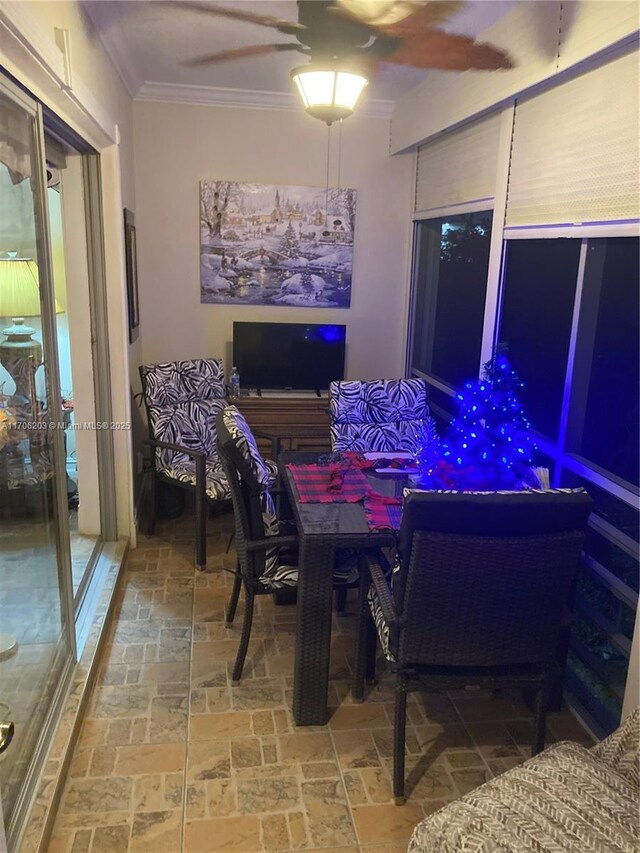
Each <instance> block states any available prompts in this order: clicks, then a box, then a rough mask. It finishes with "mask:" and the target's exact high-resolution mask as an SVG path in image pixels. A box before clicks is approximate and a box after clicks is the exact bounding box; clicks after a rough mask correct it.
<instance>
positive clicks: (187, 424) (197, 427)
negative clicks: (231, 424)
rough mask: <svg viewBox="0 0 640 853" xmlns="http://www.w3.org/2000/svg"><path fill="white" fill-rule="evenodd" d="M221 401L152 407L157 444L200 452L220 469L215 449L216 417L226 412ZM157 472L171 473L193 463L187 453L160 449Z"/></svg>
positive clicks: (213, 400) (150, 407)
mask: <svg viewBox="0 0 640 853" xmlns="http://www.w3.org/2000/svg"><path fill="white" fill-rule="evenodd" d="M224 406H225V402H224V400H222V399H212V400H193V401H191V402H188V403H176V404H174V405H170V406H162V407H160V406H149V419H150V423H151V430H152V433H153V436H154V437H155V439H156V440H157V441H166V442H168V443H170V444H180V445H182V446H183V447H188V448H189V449H190V450H200V451H202V452H203V453H206V455H207V457H208V458H209V459H211V460H214V461H215V467H216V468H218V469H221V465H220V463H219V461H218V451H217V449H216V416H217V414H218V412H219V411H220V410H221V409H223V408H224ZM156 459H157V465H158V468H163V469H170V468H172V467H175V466H176V465H183V464H187V465H190V464H191V463H193V462H194V460H193V458H192V457H190V456H188V455H187V454H186V453H180V452H178V451H174V450H164V449H159V450H157V451H156Z"/></svg>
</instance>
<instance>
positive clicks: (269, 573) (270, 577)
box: [222, 406, 358, 589]
mask: <svg viewBox="0 0 640 853" xmlns="http://www.w3.org/2000/svg"><path fill="white" fill-rule="evenodd" d="M222 417H223V421H224V425H225V427H226V428H227V429H228V431H229V434H230V435H231V437H232V439H233V441H234V443H235V445H236V447H237V448H238V449H239V450H240V452H241V453H242V455H243V457H244V459H245V461H246V462H247V464H248V465H249V467H250V468H251V470H252V472H253V474H254V476H255V478H256V480H257V481H258V483H260V484H261V485H262V486H264V491H263V492H262V495H261V504H262V521H263V523H264V532H265V536H277V535H278V533H279V532H280V524H279V522H278V518H277V515H276V509H275V506H274V503H273V498H272V497H271V495H270V494H269V487H270V486H272V485H273V482H274V480H275V477H276V475H277V470H278V469H277V465H276V464H275V463H273V462H270V461H265V460H264V459H263V457H262V454H261V453H260V451H259V450H258V445H257V443H256V439H255V436H254V435H253V433H252V432H251V429H250V427H249V424H248V423H247V422H246V420H245V418H244V416H243V415H242V413H241V412H240V411H238V409H237V408H236V407H235V406H227V407H226V408H225V410H224V414H223V416H222ZM286 557H288V558H289V559H286ZM295 559H296V555H293V554H292V555H288V554H286V553H284V552H283V549H281V548H273V549H271V550H269V551H267V553H266V558H265V568H264V572H263V573H262V576H261V578H260V582H261V583H262V584H264V585H265V586H266V587H268V588H269V589H280V588H282V587H284V586H296V585H297V583H298V567H297V565H295ZM357 578H358V570H357V558H356V555H355V554H354V553H353V552H351V551H349V552H338V553H337V554H336V570H335V577H334V579H335V582H336V583H349V582H351V581H355V580H357Z"/></svg>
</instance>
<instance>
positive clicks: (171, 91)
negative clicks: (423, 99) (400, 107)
mask: <svg viewBox="0 0 640 853" xmlns="http://www.w3.org/2000/svg"><path fill="white" fill-rule="evenodd" d="M135 100H136V101H162V102H165V103H177V104H198V105H201V106H212V107H245V108H248V109H254V110H290V111H294V110H295V111H296V112H297V111H299V110H300V109H301V103H300V100H299V98H298V97H297V96H296V95H295V94H294V93H293V92H264V91H260V90H256V89H230V88H222V87H220V86H194V85H190V84H185V83H154V82H152V81H149V82H146V83H143V84H142V86H141V87H140V90H139V91H138V93H137V95H136V96H135ZM393 105H394V102H393V101H383V100H375V99H371V100H365V101H363V103H362V104H361V105H358V107H357V108H356V110H357V115H360V116H365V117H366V118H382V119H390V118H391V113H392V112H393Z"/></svg>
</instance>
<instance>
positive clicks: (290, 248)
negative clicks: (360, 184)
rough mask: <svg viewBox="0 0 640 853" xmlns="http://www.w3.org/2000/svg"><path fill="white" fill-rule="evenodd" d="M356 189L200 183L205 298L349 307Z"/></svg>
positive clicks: (240, 302) (235, 302)
mask: <svg viewBox="0 0 640 853" xmlns="http://www.w3.org/2000/svg"><path fill="white" fill-rule="evenodd" d="M356 196H357V193H356V190H354V189H331V188H330V189H324V188H320V187H287V186H272V185H268V184H244V183H237V182H233V181H201V182H200V301H201V302H212V303H221V304H224V305H295V306H298V307H306V308H320V307H322V308H348V307H349V305H350V304H351V271H352V266H353V234H354V228H355V215H356Z"/></svg>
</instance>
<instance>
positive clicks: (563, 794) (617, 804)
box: [408, 709, 640, 853]
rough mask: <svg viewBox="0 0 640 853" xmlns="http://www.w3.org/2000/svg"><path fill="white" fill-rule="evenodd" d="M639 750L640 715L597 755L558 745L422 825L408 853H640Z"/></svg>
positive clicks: (594, 751) (595, 749)
mask: <svg viewBox="0 0 640 853" xmlns="http://www.w3.org/2000/svg"><path fill="white" fill-rule="evenodd" d="M639 745H640V717H639V714H638V710H637V709H636V710H635V711H634V712H633V713H632V714H631V715H630V716H629V717H628V718H627V720H626V722H625V723H624V725H623V726H622V727H621V728H620V729H618V730H617V731H616V732H614V733H613V734H612V735H611V736H610V737H609V738H607V740H605V741H603V743H602V744H599V745H597V746H595V747H593V748H592V749H585V748H584V747H582V746H580V745H579V744H577V743H569V742H564V743H558V744H554V745H553V746H551V747H549V748H548V749H546V750H545V751H544V752H542V753H540V755H537V756H535V758H531V759H530V760H529V761H526V762H525V763H524V764H523V765H522V766H521V767H516V768H514V769H513V770H509V771H508V772H507V773H504V774H502V776H499V777H498V778H497V779H493V780H491V781H490V782H486V783H485V784H484V785H481V786H480V787H479V788H476V790H475V791H472V792H471V793H470V794H467V795H466V796H464V797H463V798H462V799H461V800H457V801H456V802H454V803H450V804H449V805H447V806H445V807H444V808H442V809H440V811H438V812H436V813H435V814H433V815H431V816H430V817H428V818H427V819H426V820H423V821H422V822H421V823H419V824H418V825H417V827H416V828H415V830H414V832H413V835H412V837H411V841H410V842H409V849H408V853H494V851H498V850H499V851H500V853H541V851H552V850H553V851H557V853H605V851H606V853H637V851H638V849H640V832H639V831H638V795H639V794H640V788H639V786H638V772H637V767H638V751H639ZM621 753H622V757H621V758H619V756H620V754H621ZM629 768H635V772H634V771H631V772H629Z"/></svg>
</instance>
